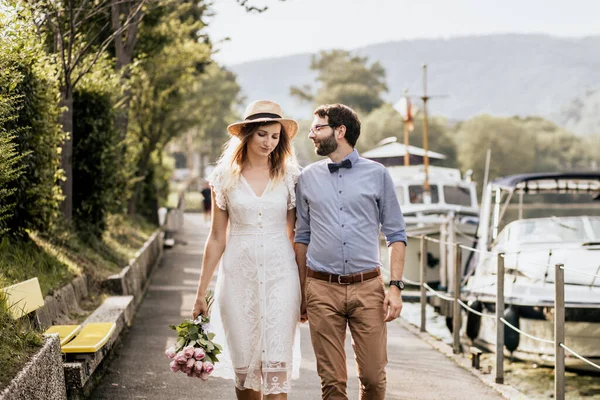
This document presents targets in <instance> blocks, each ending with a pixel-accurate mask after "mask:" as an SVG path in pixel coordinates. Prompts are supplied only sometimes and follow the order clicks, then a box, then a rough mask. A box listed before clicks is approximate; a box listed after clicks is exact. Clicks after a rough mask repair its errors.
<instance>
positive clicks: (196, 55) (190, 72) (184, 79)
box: [128, 20, 210, 214]
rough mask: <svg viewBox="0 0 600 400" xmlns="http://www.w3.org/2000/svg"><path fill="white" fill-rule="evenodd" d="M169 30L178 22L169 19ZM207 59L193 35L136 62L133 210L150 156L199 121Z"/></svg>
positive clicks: (131, 210)
mask: <svg viewBox="0 0 600 400" xmlns="http://www.w3.org/2000/svg"><path fill="white" fill-rule="evenodd" d="M167 23H168V24H169V27H170V28H172V29H173V31H176V30H177V26H178V24H177V23H174V21H172V20H171V21H170V22H167ZM209 57H210V47H209V46H207V45H205V44H203V43H198V42H197V41H195V40H192V39H189V38H188V39H185V40H183V41H176V42H173V44H171V45H170V46H167V47H164V48H163V49H162V51H161V52H160V53H159V54H156V55H155V56H153V57H151V58H148V59H146V60H142V61H140V65H139V68H137V69H135V70H134V71H133V74H132V94H133V96H132V103H131V112H132V122H133V123H134V125H133V126H132V129H131V130H130V134H131V136H130V143H131V145H132V146H134V145H135V144H137V148H136V160H137V166H136V171H135V176H136V178H135V180H136V182H135V184H134V188H133V193H132V196H131V198H130V200H129V206H128V210H129V213H130V214H135V213H136V206H137V201H138V198H139V196H140V194H141V192H142V186H143V184H142V182H143V180H144V178H145V176H146V174H147V173H148V172H149V170H150V167H151V155H152V154H153V153H154V151H156V150H160V149H162V148H163V147H164V146H165V145H166V144H167V143H168V142H169V141H170V140H171V139H173V138H174V137H176V136H178V135H182V134H183V133H185V132H186V131H187V130H188V129H190V128H191V127H192V126H195V125H196V124H197V123H198V121H199V115H200V114H201V113H202V110H201V109H200V108H199V107H198V104H197V102H196V101H194V100H195V99H199V98H200V96H201V95H202V94H201V93H200V92H199V91H198V90H199V87H200V85H199V84H198V82H197V81H198V78H199V77H200V76H201V74H202V72H203V71H204V68H205V63H206V62H207V61H208V59H209Z"/></svg>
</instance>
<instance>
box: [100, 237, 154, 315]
mask: <svg viewBox="0 0 600 400" xmlns="http://www.w3.org/2000/svg"><path fill="white" fill-rule="evenodd" d="M162 252H163V232H162V231H160V230H157V231H156V232H154V234H153V235H152V236H151V237H150V238H149V239H148V240H147V241H146V243H144V246H143V247H142V248H141V249H140V250H139V251H138V252H137V253H136V255H135V257H133V258H132V259H131V260H129V265H128V266H126V267H125V268H123V269H122V270H121V272H120V273H118V274H115V275H111V276H109V277H108V278H107V279H106V280H105V281H104V282H103V284H102V285H103V287H104V289H106V290H107V291H108V292H110V293H111V294H114V295H118V296H127V295H130V296H133V297H134V298H135V302H136V304H139V302H140V301H141V300H142V297H143V294H144V287H145V285H146V283H147V281H148V277H149V276H150V274H151V273H152V270H153V269H154V267H155V266H156V264H157V263H158V262H159V261H160V259H161V257H162Z"/></svg>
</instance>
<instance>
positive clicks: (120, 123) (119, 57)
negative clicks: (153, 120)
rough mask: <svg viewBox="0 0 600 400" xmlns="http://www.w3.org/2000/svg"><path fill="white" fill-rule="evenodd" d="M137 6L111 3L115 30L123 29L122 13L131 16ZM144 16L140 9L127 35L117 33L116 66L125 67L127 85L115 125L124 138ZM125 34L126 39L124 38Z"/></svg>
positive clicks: (123, 83)
mask: <svg viewBox="0 0 600 400" xmlns="http://www.w3.org/2000/svg"><path fill="white" fill-rule="evenodd" d="M134 7H136V4H129V5H125V4H121V3H120V2H119V0H113V2H112V4H111V22H112V28H113V31H115V32H117V31H119V30H120V29H121V27H122V23H121V15H122V14H123V12H125V13H126V16H129V14H130V13H131V11H132V9H134ZM142 17H143V13H142V12H141V10H140V11H138V15H136V17H135V19H134V20H133V21H132V22H130V24H129V26H128V28H127V29H126V30H125V32H124V33H125V35H123V33H118V34H116V35H115V40H114V44H115V56H116V57H115V58H116V64H115V68H116V69H117V70H120V69H122V68H124V70H123V74H122V75H121V84H122V85H123V86H124V87H126V88H127V89H125V91H124V92H123V98H124V99H123V104H122V107H121V109H120V110H117V113H116V116H115V125H116V128H117V129H118V130H119V131H120V132H121V135H122V138H123V139H124V138H125V136H126V135H127V128H128V125H129V106H130V103H131V90H130V89H129V85H127V83H128V82H129V79H130V78H131V68H130V65H131V62H132V60H133V51H134V48H135V44H136V42H137V33H138V29H139V23H140V21H141V19H142ZM123 36H125V40H124V38H123Z"/></svg>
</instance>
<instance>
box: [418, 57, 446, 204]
mask: <svg viewBox="0 0 600 400" xmlns="http://www.w3.org/2000/svg"><path fill="white" fill-rule="evenodd" d="M432 97H436V98H438V97H448V96H446V95H435V96H429V95H427V64H423V95H422V96H421V100H423V150H425V155H424V156H423V167H424V170H425V182H424V183H423V202H424V203H425V204H431V187H430V185H429V137H428V130H427V129H428V125H427V101H428V100H429V99H431V98H432Z"/></svg>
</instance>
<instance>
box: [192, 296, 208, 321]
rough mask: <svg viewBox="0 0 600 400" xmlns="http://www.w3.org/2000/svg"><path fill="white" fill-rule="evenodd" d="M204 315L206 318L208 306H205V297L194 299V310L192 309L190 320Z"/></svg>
mask: <svg viewBox="0 0 600 400" xmlns="http://www.w3.org/2000/svg"><path fill="white" fill-rule="evenodd" d="M200 314H202V315H204V316H205V317H208V316H209V315H208V304H206V298H205V296H201V297H196V301H195V302H194V308H193V309H192V319H196V318H198V315H200Z"/></svg>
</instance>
